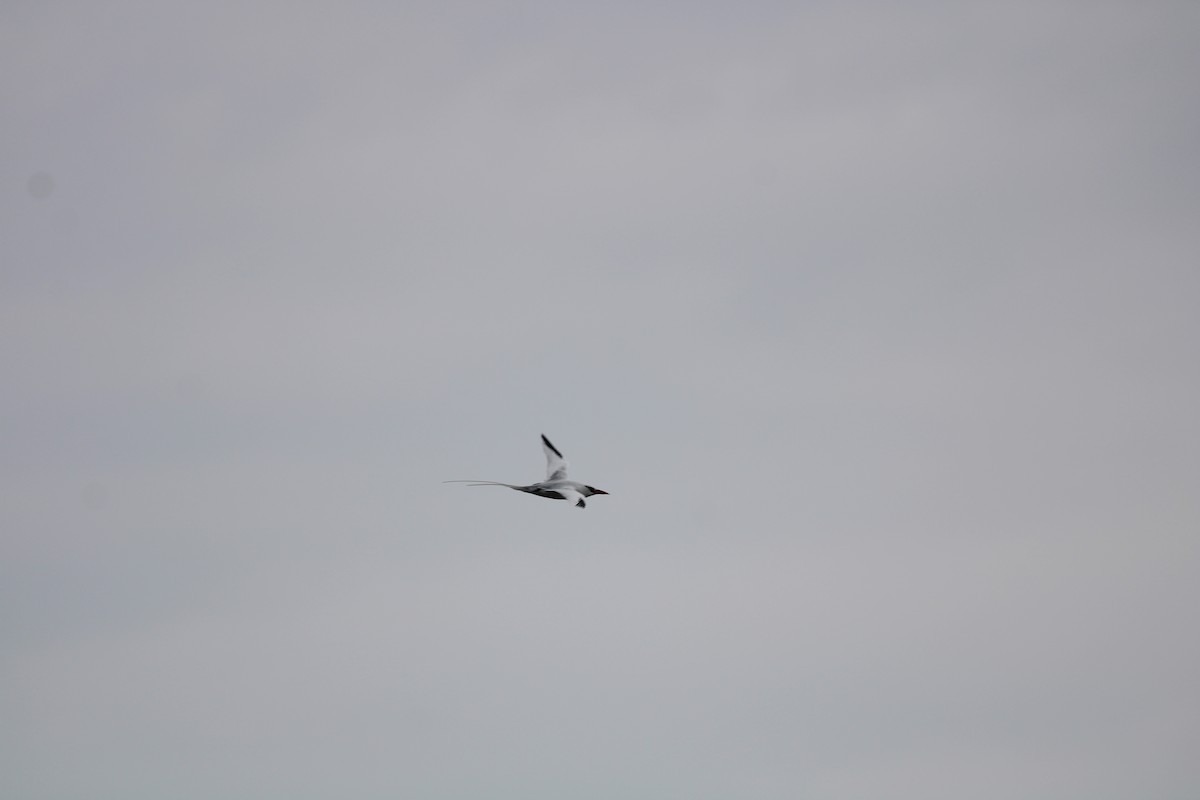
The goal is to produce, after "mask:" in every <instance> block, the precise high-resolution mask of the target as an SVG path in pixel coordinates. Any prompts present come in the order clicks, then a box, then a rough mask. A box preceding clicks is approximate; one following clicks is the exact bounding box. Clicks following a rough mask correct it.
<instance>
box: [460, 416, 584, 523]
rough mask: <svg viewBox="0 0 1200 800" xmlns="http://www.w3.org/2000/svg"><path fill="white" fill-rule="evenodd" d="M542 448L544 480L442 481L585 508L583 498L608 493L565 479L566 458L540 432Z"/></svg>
mask: <svg viewBox="0 0 1200 800" xmlns="http://www.w3.org/2000/svg"><path fill="white" fill-rule="evenodd" d="M542 449H543V450H544V451H545V452H546V480H544V481H541V482H539V483H531V484H529V485H528V486H519V485H517V484H514V483H500V482H498V481H443V482H444V483H467V484H470V485H471V486H507V487H508V488H509V489H516V490H517V491H518V492H526V493H527V494H535V495H537V496H538V497H546V498H549V499H551V500H566V501H567V502H569V503H570V504H571V505H573V506H577V507H579V508H586V507H587V503H585V502H584V500H583V498H585V497H591V496H592V495H594V494H608V492H606V491H604V490H603V489H597V488H595V487H594V486H588V485H587V484H585V483H580V482H579V481H571V480H567V460H566V459H565V458H563V454H562V453H560V452H559V451H558V448H557V447H555V446H554V445H552V444H550V440H549V439H547V438H546V435H545V434H542Z"/></svg>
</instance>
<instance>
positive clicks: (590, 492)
mask: <svg viewBox="0 0 1200 800" xmlns="http://www.w3.org/2000/svg"><path fill="white" fill-rule="evenodd" d="M583 488H585V489H587V490H588V497H591V496H592V495H594V494H608V492H606V491H604V490H603V489H597V488H596V487H595V486H585V487H583Z"/></svg>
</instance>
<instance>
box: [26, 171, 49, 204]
mask: <svg viewBox="0 0 1200 800" xmlns="http://www.w3.org/2000/svg"><path fill="white" fill-rule="evenodd" d="M25 189H26V191H28V192H29V196H30V197H32V198H33V199H35V200H45V199H46V198H47V197H49V196H50V195H52V194H54V178H52V177H50V175H48V174H47V173H45V172H35V173H33V174H32V175H30V176H29V182H28V183H26V184H25Z"/></svg>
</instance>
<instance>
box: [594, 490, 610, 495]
mask: <svg viewBox="0 0 1200 800" xmlns="http://www.w3.org/2000/svg"><path fill="white" fill-rule="evenodd" d="M592 494H608V492H606V491H604V490H603V489H592Z"/></svg>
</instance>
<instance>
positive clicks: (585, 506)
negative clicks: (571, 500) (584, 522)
mask: <svg viewBox="0 0 1200 800" xmlns="http://www.w3.org/2000/svg"><path fill="white" fill-rule="evenodd" d="M575 507H576V508H587V503H585V502H583V498H582V497H581V498H579V502H578V503H576V504H575Z"/></svg>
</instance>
